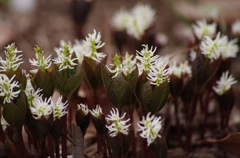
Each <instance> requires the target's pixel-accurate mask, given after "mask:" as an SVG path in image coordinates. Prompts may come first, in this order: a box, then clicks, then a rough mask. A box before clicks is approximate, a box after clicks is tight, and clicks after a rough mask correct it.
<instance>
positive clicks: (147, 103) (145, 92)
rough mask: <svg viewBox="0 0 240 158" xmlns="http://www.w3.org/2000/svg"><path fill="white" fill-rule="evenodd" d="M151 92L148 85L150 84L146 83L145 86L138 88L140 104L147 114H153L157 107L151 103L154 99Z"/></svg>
mask: <svg viewBox="0 0 240 158" xmlns="http://www.w3.org/2000/svg"><path fill="white" fill-rule="evenodd" d="M152 91H153V89H152V86H151V85H150V82H146V83H145V84H143V85H142V87H141V88H140V93H139V100H140V102H141V105H142V107H143V109H145V110H146V111H147V112H152V113H154V111H156V109H157V107H156V105H154V103H153V100H154V97H153V92H152Z"/></svg>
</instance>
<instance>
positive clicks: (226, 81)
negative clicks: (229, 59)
mask: <svg viewBox="0 0 240 158" xmlns="http://www.w3.org/2000/svg"><path fill="white" fill-rule="evenodd" d="M216 83H217V86H214V87H213V90H214V91H215V93H217V94H218V95H223V94H224V93H225V92H227V91H228V90H229V89H230V88H231V86H232V85H233V84H235V83H237V81H236V80H235V78H234V77H233V76H232V75H229V71H226V72H223V73H222V76H221V77H220V80H218V81H217V82H216Z"/></svg>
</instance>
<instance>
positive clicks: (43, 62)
mask: <svg viewBox="0 0 240 158" xmlns="http://www.w3.org/2000/svg"><path fill="white" fill-rule="evenodd" d="M34 50H35V52H36V53H35V57H36V59H29V62H30V64H31V65H32V66H36V67H37V69H33V70H30V72H31V73H34V74H35V73H37V72H38V69H40V70H41V71H43V72H44V71H45V70H46V69H48V68H50V66H51V65H52V61H51V60H52V59H51V55H49V56H48V57H47V58H45V57H44V52H43V50H41V48H40V47H39V46H37V45H36V47H35V48H34Z"/></svg>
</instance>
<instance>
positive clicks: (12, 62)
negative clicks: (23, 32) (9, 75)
mask: <svg viewBox="0 0 240 158" xmlns="http://www.w3.org/2000/svg"><path fill="white" fill-rule="evenodd" d="M5 49H6V50H5V51H4V53H5V55H6V60H3V59H2V57H0V63H1V66H0V72H6V71H9V70H13V71H15V70H17V68H18V67H19V65H21V64H22V63H24V62H23V61H22V58H21V57H22V54H21V55H17V53H20V52H22V51H19V50H17V48H16V47H15V43H12V44H10V45H8V46H7V47H5Z"/></svg>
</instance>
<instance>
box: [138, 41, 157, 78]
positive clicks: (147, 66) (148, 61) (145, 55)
mask: <svg viewBox="0 0 240 158" xmlns="http://www.w3.org/2000/svg"><path fill="white" fill-rule="evenodd" d="M143 47H144V48H143V49H142V50H141V51H140V52H139V51H137V54H136V55H137V56H136V58H137V59H138V60H140V63H139V64H138V68H139V74H142V72H143V71H145V72H146V73H149V72H150V70H151V68H152V66H153V64H154V63H155V62H156V61H157V60H158V58H159V55H154V53H155V51H156V49H157V48H156V47H155V48H153V47H151V48H150V49H149V48H148V45H143Z"/></svg>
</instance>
